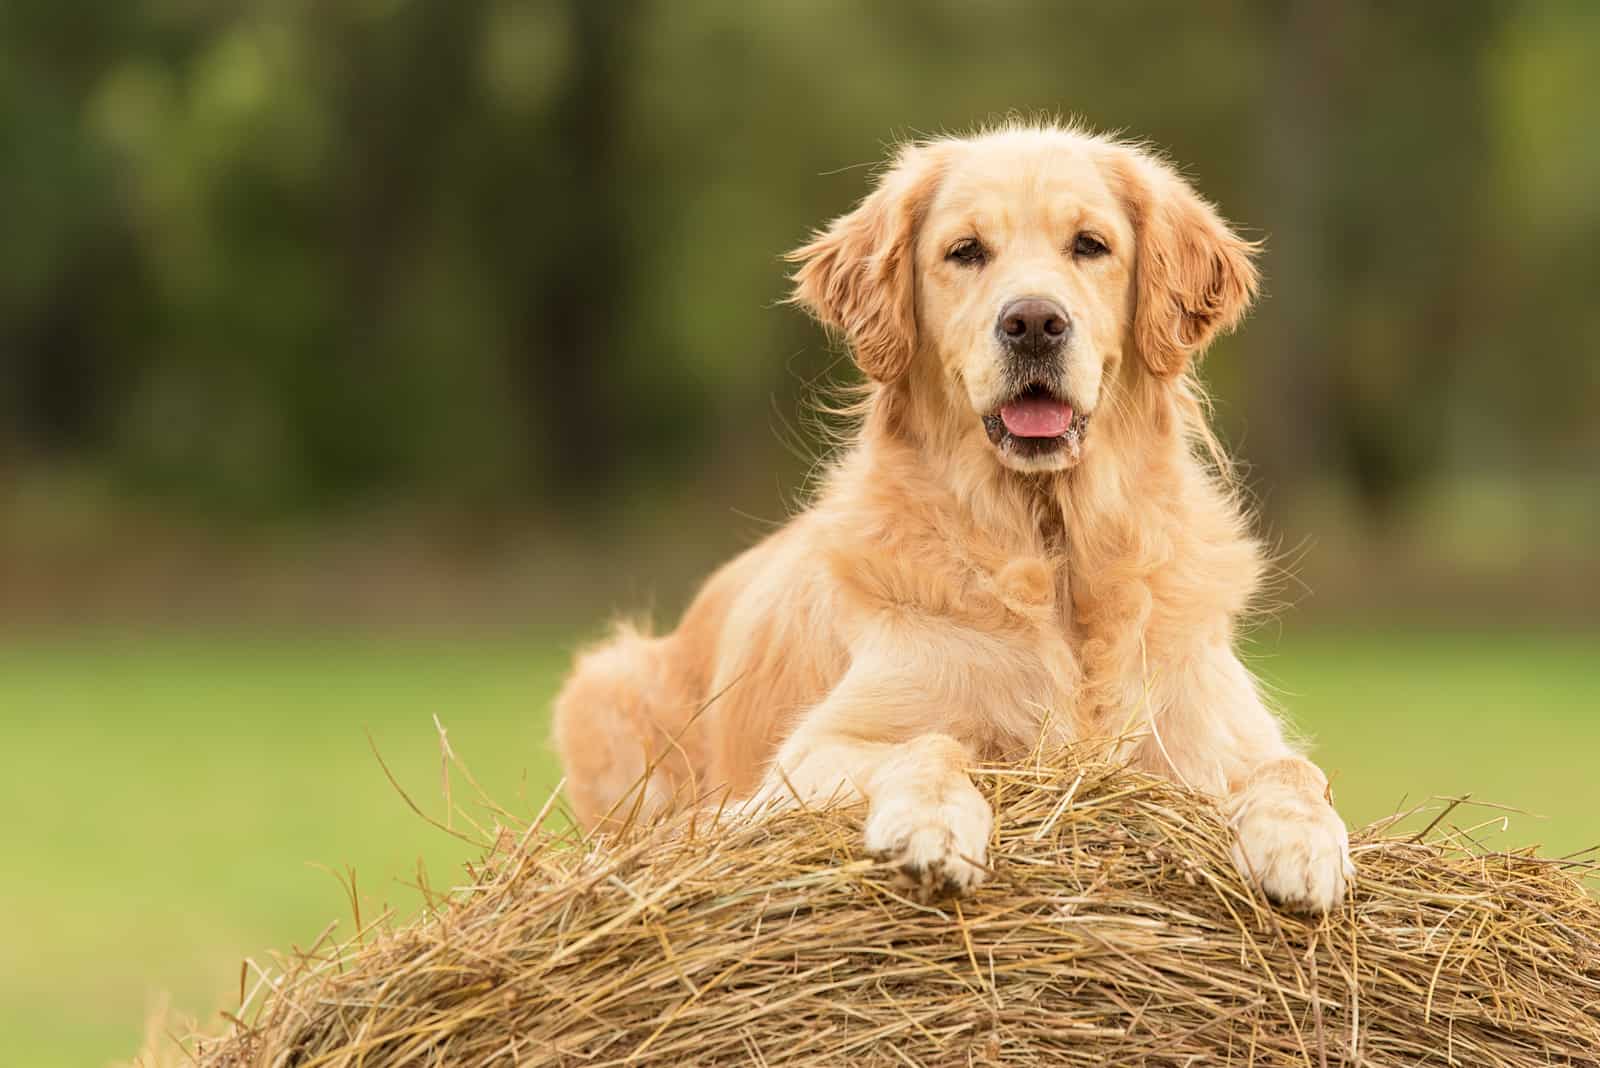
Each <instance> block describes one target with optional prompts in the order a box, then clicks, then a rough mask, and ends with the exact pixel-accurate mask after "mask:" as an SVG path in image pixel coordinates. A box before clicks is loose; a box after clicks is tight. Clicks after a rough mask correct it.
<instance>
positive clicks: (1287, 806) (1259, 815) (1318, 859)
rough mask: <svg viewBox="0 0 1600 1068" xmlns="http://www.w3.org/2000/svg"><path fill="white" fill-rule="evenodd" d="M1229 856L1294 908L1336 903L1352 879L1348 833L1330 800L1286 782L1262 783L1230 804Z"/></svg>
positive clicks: (1324, 908) (1323, 908)
mask: <svg viewBox="0 0 1600 1068" xmlns="http://www.w3.org/2000/svg"><path fill="white" fill-rule="evenodd" d="M1230 810H1231V811H1230V817H1231V822H1232V824H1233V828H1234V831H1235V832H1236V836H1235V839H1234V843H1233V862H1234V864H1236V865H1237V866H1238V867H1239V870H1240V871H1241V872H1243V873H1244V875H1245V877H1246V878H1247V879H1252V880H1253V881H1254V882H1256V883H1257V885H1259V886H1260V887H1261V890H1262V892H1263V893H1265V894H1266V895H1267V897H1268V898H1270V899H1271V900H1272V901H1275V902H1277V903H1278V904H1280V905H1283V906H1284V907H1286V908H1289V909H1293V910H1294V911H1297V912H1309V913H1319V914H1320V913H1325V912H1331V911H1333V910H1334V909H1336V908H1338V906H1339V903H1340V902H1341V901H1343V900H1344V895H1345V890H1346V888H1347V887H1348V886H1349V885H1350V884H1351V883H1353V882H1354V881H1355V874H1356V870H1355V866H1354V865H1353V864H1352V863H1351V861H1350V835H1349V833H1348V832H1347V831H1346V830H1345V826H1344V821H1343V820H1341V819H1340V818H1339V814H1338V813H1337V812H1335V811H1334V808H1333V806H1332V805H1330V804H1329V803H1328V802H1327V801H1326V800H1324V799H1323V798H1321V797H1318V796H1316V795H1315V794H1310V793H1307V792H1305V791H1303V790H1297V789H1294V788H1293V787H1290V786H1284V785H1278V784H1262V785H1259V786H1256V787H1253V788H1251V789H1248V790H1246V791H1245V792H1244V793H1243V794H1241V795H1240V796H1239V797H1238V798H1237V799H1236V801H1235V802H1234V803H1233V804H1232V805H1231V806H1230Z"/></svg>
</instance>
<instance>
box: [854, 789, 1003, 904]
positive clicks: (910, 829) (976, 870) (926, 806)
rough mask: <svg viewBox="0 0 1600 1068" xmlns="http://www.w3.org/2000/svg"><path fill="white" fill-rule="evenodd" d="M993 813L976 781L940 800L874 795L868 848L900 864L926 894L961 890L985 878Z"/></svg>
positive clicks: (945, 794)
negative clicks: (975, 783)
mask: <svg viewBox="0 0 1600 1068" xmlns="http://www.w3.org/2000/svg"><path fill="white" fill-rule="evenodd" d="M993 825H994V814H993V813H992V812H990V810H989V803H988V802H987V801H985V800H984V799H983V795H982V794H980V793H979V792H978V790H977V787H975V786H973V785H972V783H970V782H967V781H962V782H961V783H960V784H959V785H955V786H952V787H950V788H949V789H948V790H946V791H945V792H944V794H943V796H941V797H940V798H939V799H938V800H937V801H929V800H928V799H927V798H926V797H919V796H917V795H915V794H912V793H907V794H903V795H895V794H889V795H882V796H879V797H875V798H874V799H873V802H872V807H871V810H870V811H869V812H868V813H867V827H866V840H867V852H868V853H870V854H871V855H872V856H873V857H875V858H877V859H879V860H882V861H886V862H888V863H890V864H892V865H894V866H895V867H897V868H898V869H899V870H900V873H901V876H902V877H903V878H904V879H905V881H906V882H908V883H909V884H910V885H911V886H913V887H915V888H916V890H917V891H918V893H919V894H920V895H921V896H922V898H923V899H924V900H926V899H928V898H929V897H933V896H937V895H942V894H961V893H965V892H966V891H967V890H970V889H971V888H973V887H974V886H977V885H978V884H979V883H981V882H982V881H983V878H984V876H985V875H986V874H987V873H988V869H987V868H986V867H985V866H984V865H985V860H986V858H987V855H988V851H989V829H990V828H991V827H992V826H993Z"/></svg>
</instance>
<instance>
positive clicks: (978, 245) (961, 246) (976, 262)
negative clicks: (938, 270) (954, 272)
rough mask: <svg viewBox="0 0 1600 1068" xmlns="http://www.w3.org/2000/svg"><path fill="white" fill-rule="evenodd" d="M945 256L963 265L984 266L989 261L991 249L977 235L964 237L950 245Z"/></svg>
mask: <svg viewBox="0 0 1600 1068" xmlns="http://www.w3.org/2000/svg"><path fill="white" fill-rule="evenodd" d="M944 258H945V259H947V260H950V261H952V262H955V263H959V264H961V266H963V267H982V266H983V265H984V264H985V263H987V262H989V250H988V249H986V248H984V247H983V242H982V241H979V240H978V239H977V238H975V237H964V238H962V239H961V240H960V241H957V242H956V243H955V244H953V245H951V246H950V251H949V252H946V253H945V254H944Z"/></svg>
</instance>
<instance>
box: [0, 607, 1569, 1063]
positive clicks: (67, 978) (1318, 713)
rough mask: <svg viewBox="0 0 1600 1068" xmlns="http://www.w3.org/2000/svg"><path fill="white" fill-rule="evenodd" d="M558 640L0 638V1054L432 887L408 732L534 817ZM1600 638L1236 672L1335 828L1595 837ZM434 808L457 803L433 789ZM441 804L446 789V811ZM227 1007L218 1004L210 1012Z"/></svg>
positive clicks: (432, 857) (23, 1058)
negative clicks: (1449, 816) (1297, 744)
mask: <svg viewBox="0 0 1600 1068" xmlns="http://www.w3.org/2000/svg"><path fill="white" fill-rule="evenodd" d="M563 644H564V643H562V642H560V641H552V640H550V639H549V638H548V637H544V638H539V637H533V636H528V635H500V636H494V637H484V636H482V635H473V636H459V637H452V638H431V639H423V638H387V639H383V640H378V639H360V638H350V637H338V638H333V637H329V638H322V639H318V638H311V637H304V636H302V637H295V638H260V637H242V636H226V635H223V636H215V635H213V636H207V637H182V636H170V635H161V636H156V635H139V636H120V637H118V636H110V635H95V636H92V637H89V636H77V637H66V636H61V637H50V638H29V639H17V638H15V637H13V638H11V639H10V640H8V641H6V642H4V643H3V644H0V709H3V710H4V722H5V735H4V743H3V746H0V804H3V805H4V810H5V811H6V812H7V813H8V815H9V823H10V826H9V828H8V831H7V833H6V835H5V857H6V865H5V870H4V879H3V880H0V906H3V908H4V915H5V916H6V930H5V933H4V935H3V936H0V1034H4V1035H5V1036H6V1037H5V1047H6V1050H7V1054H8V1057H7V1060H8V1062H9V1063H16V1064H29V1065H36V1066H47V1065H57V1064H59V1065H68V1064H73V1065H78V1064H93V1063H104V1062H107V1061H110V1060H114V1059H117V1058H120V1057H126V1056H128V1055H129V1054H131V1053H132V1052H133V1050H134V1049H135V1048H136V1046H137V1044H138V1041H139V1036H140V1033H141V1028H142V1025H143V1021H144V1019H145V1016H146V1013H147V1010H148V1009H149V1008H150V1007H151V1005H152V1004H154V1002H155V1000H156V998H157V997H158V995H159V994H161V993H162V992H167V993H170V995H171V997H172V999H173V1002H174V1004H175V1005H176V1006H177V1007H179V1008H180V1009H183V1010H186V1011H190V1012H196V1013H199V1014H202V1015H205V1016H208V1018H211V1019H214V1018H215V1017H214V1016H209V1014H210V1013H213V1012H214V1011H216V1010H217V1009H219V1008H225V1007H231V1005H232V1004H233V1000H232V999H233V998H235V997H236V991H237V985H238V981H239V964H240V960H241V958H242V957H245V956H251V957H254V958H256V959H257V960H261V959H264V954H265V952H266V951H267V950H268V949H270V948H272V947H287V946H289V945H290V944H291V943H299V944H301V945H304V944H306V943H308V942H309V941H310V940H312V939H313V938H314V937H315V936H316V934H317V932H318V931H320V930H321V929H322V928H323V927H324V926H325V925H326V924H327V923H328V922H330V921H332V920H335V919H337V920H340V921H341V929H342V930H348V929H349V925H350V924H349V917H350V909H349V905H348V903H347V898H346V896H345V893H344V891H343V889H342V888H341V887H340V885H339V884H338V882H337V881H336V880H335V878H334V877H333V876H332V875H331V874H330V873H329V872H328V871H326V870H324V867H323V866H326V867H329V868H334V869H339V870H343V869H345V868H346V867H353V868H354V869H355V871H356V873H357V879H358V887H359V892H360V896H361V898H362V901H363V909H364V911H365V912H366V913H367V914H370V913H371V912H373V911H375V910H376V909H378V908H380V907H381V906H382V905H383V904H384V903H387V904H391V905H393V906H395V907H397V908H399V909H401V910H402V911H409V910H410V909H412V908H414V907H415V904H416V902H417V895H416V892H415V891H414V890H412V889H410V888H409V887H408V886H407V885H405V883H406V882H408V881H411V880H414V878H415V872H416V869H417V864H418V862H419V860H420V861H421V862H423V863H424V864H426V866H427V868H428V871H429V872H430V876H431V882H432V883H433V884H434V885H436V886H439V885H448V884H449V882H450V881H451V880H452V878H453V877H454V875H455V873H457V872H458V871H459V865H460V862H461V861H462V860H464V859H466V848H465V847H464V846H461V845H460V844H459V843H456V842H455V841H454V840H453V839H451V838H449V837H448V836H447V835H445V834H444V833H442V832H440V831H437V830H435V829H433V828H430V827H429V826H427V825H426V824H425V823H424V822H423V821H422V820H420V819H419V818H418V817H417V816H416V815H415V814H413V813H412V812H411V811H410V810H409V809H408V808H407V807H406V806H405V804H404V803H403V802H402V801H401V800H400V799H399V797H398V796H397V795H396V793H395V791H394V789H393V787H392V786H391V785H390V784H389V783H388V781H387V780H386V778H385V777H384V774H383V772H382V771H381V769H380V768H379V766H378V764H377V762H376V761H375V760H374V758H373V756H372V754H371V751H370V750H369V748H368V742H367V734H366V732H367V731H370V732H371V734H372V737H373V739H374V740H375V742H376V744H377V745H378V747H379V748H380V749H381V751H382V752H383V754H384V757H385V759H386V761H387V762H388V764H389V766H390V767H391V769H392V770H393V771H394V773H395V775H396V776H397V777H398V778H399V779H400V781H401V782H402V783H403V784H404V785H405V786H406V788H407V789H408V790H409V791H410V792H411V793H412V795H413V796H414V797H416V798H417V799H418V800H419V802H421V803H422V804H423V805H424V806H425V807H427V808H428V809H429V810H430V811H432V812H436V813H437V812H440V811H442V801H441V791H440V769H439V746H438V738H437V735H436V732H435V730H434V726H433V721H432V717H433V716H434V715H437V716H439V717H440V719H441V720H442V721H443V722H444V724H445V726H446V727H447V728H448V729H449V732H450V735H449V736H450V741H451V743H452V745H453V747H454V749H455V750H456V752H457V753H458V754H459V755H461V756H462V757H463V758H464V759H465V760H466V761H467V762H468V763H469V764H470V765H471V766H472V768H473V770H474V771H475V772H476V773H477V776H478V778H479V779H480V780H481V781H482V783H483V785H484V786H485V787H486V788H487V789H488V791H489V792H490V793H491V794H493V795H494V796H496V797H497V798H498V799H501V800H502V801H504V802H505V803H507V805H508V807H512V808H514V809H518V810H523V811H532V810H534V809H536V808H537V807H538V806H539V804H540V803H541V802H542V800H543V799H544V797H545V795H546V794H547V792H548V791H549V789H550V788H551V787H552V786H553V784H554V782H555V780H556V772H555V770H554V767H553V761H552V759H551V756H550V754H549V752H548V749H547V747H546V744H545V722H544V717H545V707H546V704H547V702H548V698H549V696H550V694H551V692H552V690H553V688H554V686H555V685H556V683H557V682H558V680H559V676H560V672H561V671H562V670H563V668H564V665H565V662H566V658H567V650H566V649H565V648H563ZM1597 654H1600V636H1597V635H1595V634H1546V635H1532V634H1527V635H1512V636H1503V635H1502V636H1487V635H1459V634H1456V635H1447V634H1413V633H1383V634H1370V633H1369V634H1360V635H1358V634H1353V633H1348V632H1341V633H1327V632H1310V633H1304V634H1300V633H1294V634H1291V636H1289V637H1287V638H1284V639H1282V640H1281V641H1280V640H1278V639H1277V638H1276V637H1275V636H1274V637H1272V638H1271V639H1269V640H1266V641H1263V642H1261V643H1258V645H1257V646H1256V648H1255V650H1254V652H1253V654H1252V655H1253V663H1254V665H1255V667H1256V668H1257V670H1258V671H1259V672H1260V673H1261V674H1262V675H1263V676H1264V677H1266V678H1267V679H1268V680H1269V681H1270V682H1271V684H1272V685H1273V687H1274V688H1275V690H1276V691H1277V692H1278V693H1279V695H1280V697H1281V699H1282V701H1283V703H1284V704H1285V705H1287V706H1288V707H1290V708H1292V709H1293V710H1294V711H1295V719H1296V721H1297V722H1298V723H1299V724H1300V725H1301V726H1302V727H1304V728H1305V729H1306V730H1307V731H1308V732H1309V733H1311V734H1312V735H1313V736H1315V738H1316V739H1317V742H1318V747H1317V753H1318V757H1319V759H1320V760H1321V762H1322V763H1323V764H1324V766H1325V767H1327V768H1328V769H1329V771H1330V772H1331V773H1332V774H1333V775H1334V776H1335V783H1336V789H1337V790H1338V793H1339V798H1340V802H1341V807H1342V808H1343V810H1344V812H1345V815H1346V817H1347V818H1348V819H1349V820H1350V821H1351V822H1352V823H1353V824H1354V823H1364V822H1367V821H1370V820H1372V819H1375V818H1377V817H1380V816H1383V815H1386V814H1388V813H1389V812H1392V811H1394V810H1395V808H1396V807H1397V806H1398V805H1399V804H1400V803H1401V802H1402V799H1403V798H1410V799H1411V800H1412V801H1413V802H1414V801H1420V800H1424V799H1426V798H1427V797H1429V796H1430V795H1434V794H1454V793H1461V792H1469V791H1470V792H1472V793H1474V794H1475V795H1476V796H1478V797H1480V798H1485V799H1493V800H1497V801H1504V802H1507V803H1512V804H1516V805H1519V806H1521V807H1524V808H1526V809H1528V810H1530V811H1532V812H1536V813H1541V814H1542V815H1543V816H1544V817H1545V818H1544V819H1535V818H1529V817H1519V818H1516V819H1515V820H1514V821H1513V824H1512V827H1511V829H1510V831H1508V832H1506V833H1504V834H1500V835H1498V836H1496V838H1495V841H1496V842H1497V843H1498V844H1502V845H1513V844H1521V843H1525V842H1531V841H1538V842H1543V843H1544V844H1545V845H1546V846H1547V847H1548V848H1549V849H1550V850H1551V851H1556V852H1568V851H1572V850H1576V849H1579V848H1581V847H1585V846H1588V845H1592V844H1595V843H1596V842H1600V824H1597V822H1596V820H1595V818H1594V815H1595V813H1596V811H1597V810H1600V775H1597V774H1596V758H1597V755H1600V715H1597V713H1600V655H1597ZM458 791H459V784H458ZM458 800H459V793H458ZM230 992H233V993H230Z"/></svg>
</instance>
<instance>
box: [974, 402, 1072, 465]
mask: <svg viewBox="0 0 1600 1068" xmlns="http://www.w3.org/2000/svg"><path fill="white" fill-rule="evenodd" d="M1088 426H1089V417H1088V416H1087V415H1085V414H1083V413H1081V412H1076V411H1074V410H1073V408H1072V405H1071V404H1069V403H1067V402H1066V401H1064V400H1062V399H1061V398H1060V397H1058V396H1056V394H1055V393H1054V392H1052V391H1051V390H1050V389H1049V388H1047V387H1045V386H1043V385H1038V384H1035V385H1031V386H1028V387H1027V388H1025V389H1023V390H1022V391H1021V392H1019V393H1018V394H1017V395H1016V396H1014V397H1012V398H1011V399H1010V400H1008V401H1006V402H1005V403H1004V404H1002V405H1001V406H1000V408H999V410H998V411H996V412H993V413H991V414H989V415H986V416H984V417H983V428H984V430H985V431H987V432H988V435H989V440H990V442H992V443H993V444H994V446H995V447H996V448H998V449H1000V450H1002V451H1004V452H1010V453H1015V454H1016V455H1018V456H1021V457H1028V458H1032V457H1047V456H1052V455H1055V454H1063V455H1064V456H1065V457H1066V458H1067V459H1070V460H1077V458H1078V456H1079V454H1080V453H1081V452H1082V450H1083V435H1084V431H1085V430H1086V429H1088Z"/></svg>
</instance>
